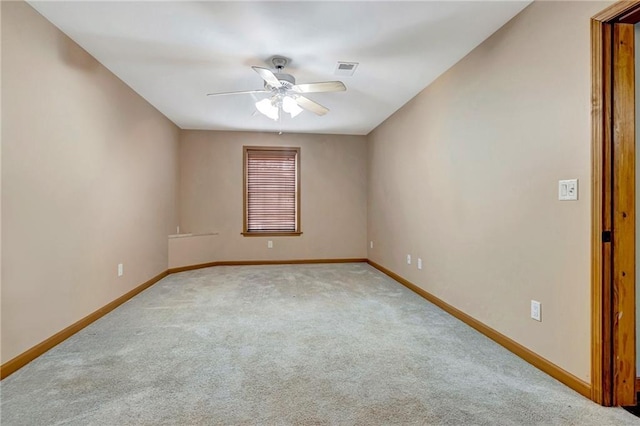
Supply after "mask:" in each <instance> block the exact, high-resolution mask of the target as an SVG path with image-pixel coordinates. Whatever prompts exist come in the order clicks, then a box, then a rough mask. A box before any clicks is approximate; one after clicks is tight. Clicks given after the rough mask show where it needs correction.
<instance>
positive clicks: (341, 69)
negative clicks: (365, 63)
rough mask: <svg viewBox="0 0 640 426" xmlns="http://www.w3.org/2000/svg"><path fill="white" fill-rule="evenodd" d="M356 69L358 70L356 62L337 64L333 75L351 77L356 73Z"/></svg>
mask: <svg viewBox="0 0 640 426" xmlns="http://www.w3.org/2000/svg"><path fill="white" fill-rule="evenodd" d="M356 68H358V63H357V62H338V65H336V70H335V72H334V74H335V75H348V76H351V75H353V73H354V72H356Z"/></svg>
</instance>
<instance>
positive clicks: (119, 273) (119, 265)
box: [118, 263, 124, 277]
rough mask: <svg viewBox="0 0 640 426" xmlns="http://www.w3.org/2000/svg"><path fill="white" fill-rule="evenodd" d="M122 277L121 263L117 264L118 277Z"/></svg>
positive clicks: (122, 266)
mask: <svg viewBox="0 0 640 426" xmlns="http://www.w3.org/2000/svg"><path fill="white" fill-rule="evenodd" d="M122 275H124V265H123V264H122V263H118V276H119V277H121V276H122Z"/></svg>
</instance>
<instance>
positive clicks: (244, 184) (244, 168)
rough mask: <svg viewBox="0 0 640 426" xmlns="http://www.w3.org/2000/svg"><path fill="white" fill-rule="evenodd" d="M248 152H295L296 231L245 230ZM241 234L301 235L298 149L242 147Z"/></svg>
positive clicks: (257, 235) (261, 235)
mask: <svg viewBox="0 0 640 426" xmlns="http://www.w3.org/2000/svg"><path fill="white" fill-rule="evenodd" d="M248 151H295V152H296V156H297V159H296V230H295V231H292V232H282V231H276V232H274V231H249V230H248V229H247V227H248V223H247V207H248V199H247V156H248ZM242 152H243V155H242V200H243V207H242V218H243V219H242V232H241V234H242V235H243V236H245V237H299V236H300V235H302V231H301V229H302V222H301V221H300V210H301V204H300V198H301V197H300V195H301V194H300V193H301V190H300V187H301V185H300V169H301V163H302V162H301V157H300V147H293V146H243V147H242Z"/></svg>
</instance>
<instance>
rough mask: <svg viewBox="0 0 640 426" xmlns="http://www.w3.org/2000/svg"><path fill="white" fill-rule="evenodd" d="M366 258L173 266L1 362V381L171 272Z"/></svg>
mask: <svg viewBox="0 0 640 426" xmlns="http://www.w3.org/2000/svg"><path fill="white" fill-rule="evenodd" d="M366 261H367V259H364V258H356V259H300V260H242V261H221V262H210V263H201V264H199V265H190V266H182V267H179V268H171V269H169V270H167V271H164V272H162V273H160V274H158V275H156V276H155V277H153V278H151V279H150V280H149V281H147V282H145V283H143V284H141V285H139V286H138V287H136V288H134V289H133V290H131V291H129V292H127V293H126V294H123V295H122V296H120V297H118V298H117V299H116V300H114V301H113V302H110V303H108V304H107V305H105V306H103V307H102V308H100V309H98V310H97V311H95V312H92V313H91V314H89V315H87V316H86V317H84V318H82V319H81V320H79V321H77V322H75V323H74V324H71V325H70V326H69V327H67V328H65V329H64V330H62V331H59V332H57V333H56V334H54V335H53V336H51V337H49V338H48V339H46V340H44V341H42V342H40V343H38V344H37V345H35V346H34V347H32V348H31V349H28V350H26V351H25V352H23V353H21V354H20V355H18V356H16V357H15V358H13V359H11V360H9V361H7V362H5V363H4V364H2V365H0V380H2V379H4V378H5V377H7V376H9V375H11V374H13V373H15V372H16V371H17V370H19V369H20V368H22V367H23V366H25V365H27V364H28V363H30V362H31V361H33V360H34V359H36V358H37V357H39V356H40V355H42V354H43V353H45V352H47V351H48V350H49V349H51V348H53V347H54V346H56V345H58V344H60V343H62V342H63V341H65V340H66V339H68V338H69V337H71V336H73V335H74V334H76V333H77V332H78V331H80V330H82V329H83V328H85V327H86V326H88V325H89V324H91V323H92V322H94V321H96V320H97V319H99V318H101V317H103V316H104V315H106V314H108V313H109V312H111V311H112V310H114V309H115V308H117V307H118V306H120V305H122V304H123V303H124V302H126V301H127V300H129V299H131V298H132V297H133V296H135V295H137V294H138V293H140V292H142V291H143V290H146V289H147V288H149V287H151V286H152V285H153V284H155V283H157V282H158V281H160V280H161V279H162V278H164V277H166V276H167V275H169V274H174V273H176V272H183V271H190V270H193V269H200V268H209V267H211V266H236V265H238V266H239V265H293V264H305V263H358V262H360V263H362V262H366Z"/></svg>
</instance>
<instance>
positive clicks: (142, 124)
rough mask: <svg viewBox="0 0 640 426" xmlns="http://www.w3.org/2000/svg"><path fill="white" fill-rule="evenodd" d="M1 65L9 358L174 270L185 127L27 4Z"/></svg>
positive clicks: (7, 17) (6, 12) (13, 18)
mask: <svg viewBox="0 0 640 426" xmlns="http://www.w3.org/2000/svg"><path fill="white" fill-rule="evenodd" d="M2 63H3V69H2V124H3V126H2V230H3V232H2V264H3V269H2V356H1V358H2V362H6V361H8V360H9V359H11V358H13V357H15V356H16V355H18V354H20V353H22V352H23V351H25V350H27V349H29V348H30V347H32V346H33V345H35V344H37V343H39V342H41V341H42V340H44V339H46V338H48V337H50V336H51V335H53V334H54V333H56V332H58V331H60V330H61V329H63V328H65V327H67V326H68V325H70V324H72V323H74V322H75V321H78V320H79V319H81V318H82V317H84V316H86V315H87V314H89V313H91V312H92V311H94V310H96V309H98V308H100V307H102V306H104V305H105V304H107V303H108V302H110V301H112V300H114V299H115V298H117V297H119V296H120V295H122V294H124V293H125V292H127V291H128V290H131V289H132V288H134V287H136V286H137V285H139V284H141V283H143V282H144V281H146V280H148V279H149V278H151V277H153V276H155V275H156V274H158V273H160V272H163V271H165V270H166V269H167V234H168V233H169V231H170V230H171V229H175V226H176V222H177V221H176V214H175V193H176V182H177V149H178V129H177V127H176V126H175V125H173V124H172V123H171V122H169V121H168V120H167V119H166V118H165V117H164V116H162V115H161V114H160V113H159V112H158V111H156V110H155V109H154V108H152V107H151V106H150V105H149V104H148V103H147V102H145V101H144V100H143V99H142V98H141V97H140V96H138V95H137V94H135V93H134V92H133V91H132V90H131V89H130V88H129V87H127V86H126V85H125V84H124V83H122V82H121V81H120V80H118V79H117V78H116V77H115V76H113V75H112V74H111V73H110V72H109V71H107V70H106V69H105V68H104V67H103V66H102V65H100V64H99V63H98V62H97V61H95V60H94V59H93V58H92V57H91V56H89V55H88V54H87V53H86V52H85V51H83V50H82V49H80V48H79V47H78V46H77V45H76V44H75V43H73V42H72V41H71V40H70V39H69V38H67V37H66V36H64V35H63V34H62V33H61V32H60V31H58V30H57V29H56V28H55V27H54V26H53V25H52V24H50V23H49V22H48V21H46V20H45V19H44V18H42V17H41V16H40V15H39V14H38V13H37V12H35V11H34V10H33V9H32V8H31V7H30V6H28V5H27V4H25V3H22V2H19V3H18V2H2ZM121 262H122V263H124V268H125V269H124V272H125V273H124V276H123V277H121V278H118V277H117V273H116V272H117V264H118V263H121Z"/></svg>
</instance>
